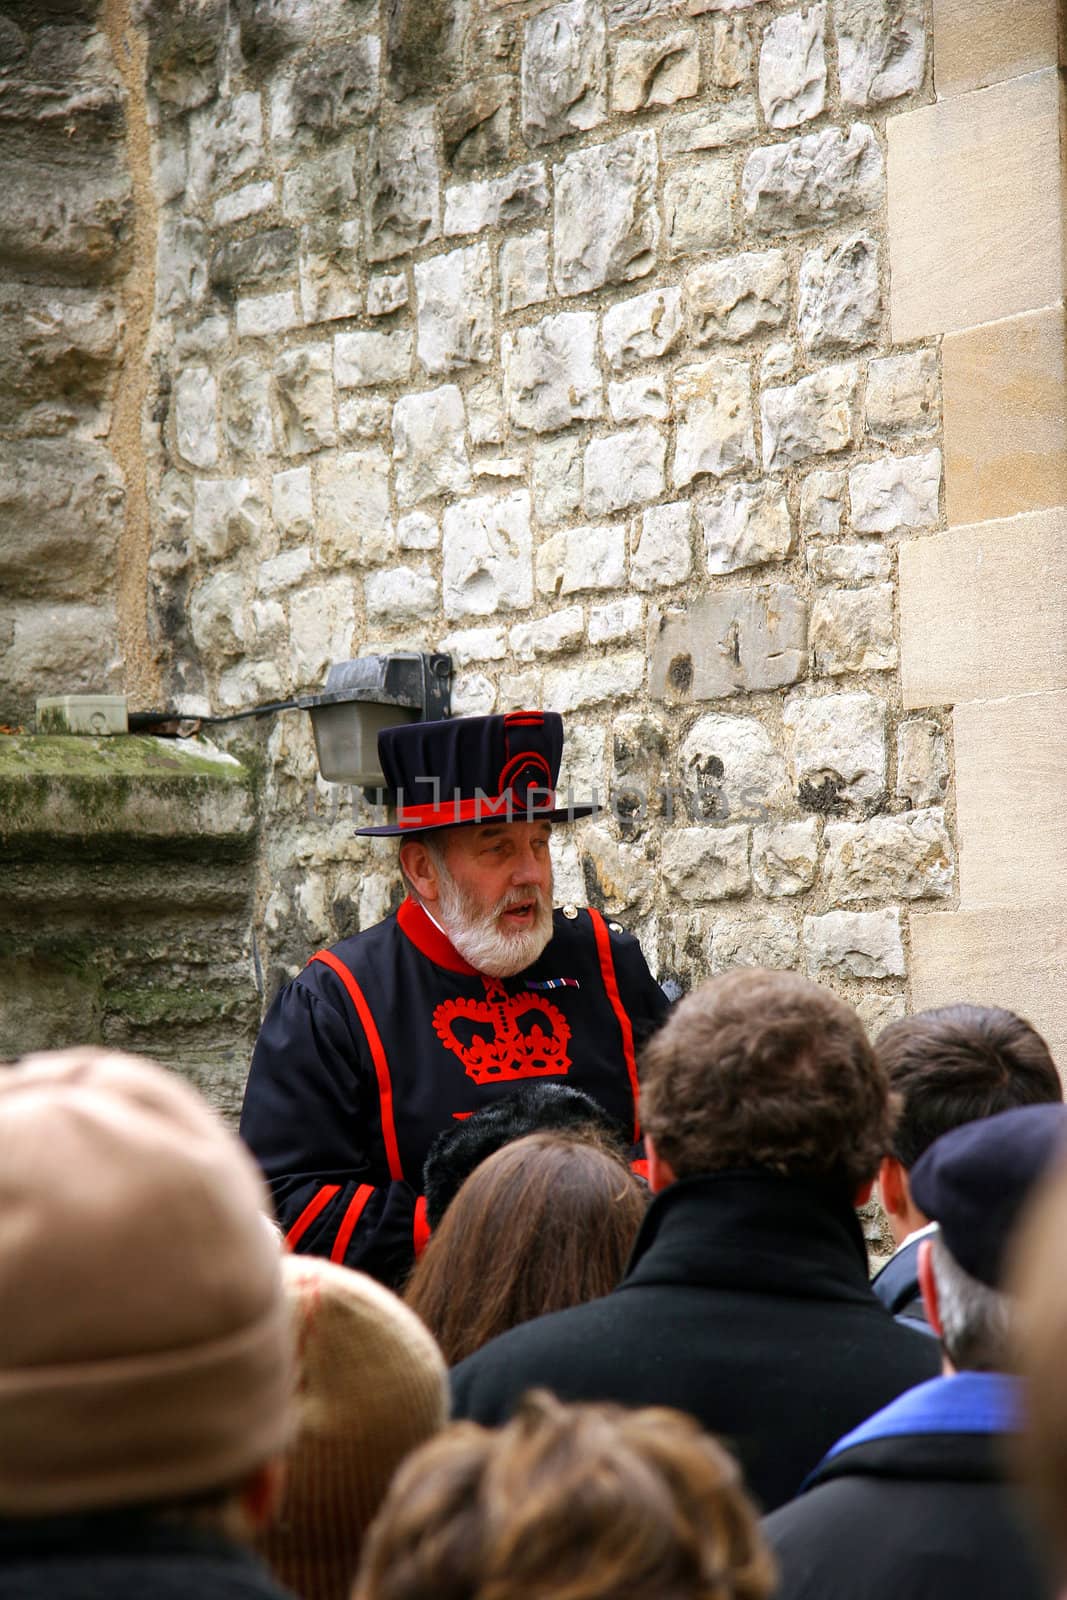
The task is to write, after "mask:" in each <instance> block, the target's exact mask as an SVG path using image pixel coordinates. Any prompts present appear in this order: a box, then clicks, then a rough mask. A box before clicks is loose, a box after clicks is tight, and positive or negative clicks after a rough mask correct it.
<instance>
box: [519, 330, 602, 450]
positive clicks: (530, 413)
mask: <svg viewBox="0 0 1067 1600" xmlns="http://www.w3.org/2000/svg"><path fill="white" fill-rule="evenodd" d="M501 353H502V357H503V362H504V392H505V395H506V397H507V407H508V415H509V416H510V418H511V421H512V422H513V423H514V424H515V426H516V427H517V428H523V429H528V430H530V431H531V432H533V433H552V432H554V431H555V429H557V428H565V427H566V426H567V424H568V423H570V422H576V421H578V420H579V419H586V418H590V417H599V416H600V414H601V412H602V411H603V409H604V392H603V387H602V385H601V379H600V367H599V365H598V364H597V358H596V316H595V314H594V313H593V312H591V311H561V312H559V313H557V314H556V315H555V316H552V317H542V319H541V321H540V322H537V323H534V325H533V327H531V328H516V330H515V331H514V333H506V334H505V335H504V337H503V340H502V341H501Z"/></svg>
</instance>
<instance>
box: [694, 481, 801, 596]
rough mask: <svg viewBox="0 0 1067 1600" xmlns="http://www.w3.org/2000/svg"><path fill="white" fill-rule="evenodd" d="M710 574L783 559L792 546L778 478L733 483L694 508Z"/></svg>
mask: <svg viewBox="0 0 1067 1600" xmlns="http://www.w3.org/2000/svg"><path fill="white" fill-rule="evenodd" d="M697 520H698V522H699V524H700V528H701V531H702V533H703V535H704V560H705V564H706V566H707V569H708V571H709V572H712V573H717V574H718V573H724V572H737V571H738V570H739V569H740V568H741V567H756V566H759V565H761V564H762V563H763V562H766V561H784V560H785V558H786V556H787V555H788V554H789V552H790V550H791V549H792V548H793V526H792V522H791V520H790V516H789V506H788V504H787V502H786V497H785V487H784V485H783V484H781V483H779V482H778V481H777V479H774V478H765V479H764V480H763V481H762V482H761V483H731V484H728V485H727V486H726V488H724V489H722V490H721V491H720V492H718V493H713V494H710V495H708V496H707V498H706V499H704V500H702V501H701V502H700V503H699V504H698V506H697Z"/></svg>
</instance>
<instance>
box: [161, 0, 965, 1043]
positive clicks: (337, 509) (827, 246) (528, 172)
mask: <svg viewBox="0 0 1067 1600" xmlns="http://www.w3.org/2000/svg"><path fill="white" fill-rule="evenodd" d="M141 15H142V16H143V18H144V21H143V26H144V28H145V30H146V36H147V47H148V72H149V78H148V82H149V97H148V116H149V118H150V132H151V141H152V150H153V160H154V191H155V200H156V203H158V206H159V221H158V257H157V271H156V284H155V318H154V324H153V330H152V352H151V355H152V362H151V373H152V391H153V392H152V395H151V397H150V405H149V410H148V412H147V415H146V429H145V452H146V454H145V467H146V473H147V481H148V486H149V503H150V505H151V507H152V516H153V530H152V532H153V544H152V555H151V595H150V628H151V632H152V637H153V640H154V643H155V646H156V648H157V649H158V651H159V652H160V656H161V659H162V663H163V671H164V682H165V684H166V686H167V692H168V694H169V696H170V698H171V700H172V701H173V702H175V703H177V704H180V705H181V707H182V708H183V709H184V710H186V711H197V710H201V711H202V710H206V709H208V708H210V709H214V710H223V709H227V708H235V707H240V706H247V705H251V704H255V703H257V702H259V701H262V700H265V699H270V698H274V697H277V696H278V695H281V694H284V693H287V692H289V691H291V690H302V689H308V688H311V687H314V686H316V685H318V684H320V683H321V682H322V680H323V678H324V675H325V672H326V669H327V667H328V665H329V664H330V663H331V662H332V661H336V660H340V659H344V658H346V657H348V656H350V655H354V654H357V653H359V652H360V651H363V650H367V649H371V648H377V647H383V646H403V647H408V648H411V647H416V648H426V649H430V648H432V649H443V650H448V651H450V652H451V654H452V656H453V658H454V662H455V667H456V678H455V686H454V705H455V709H456V710H457V711H462V712H486V711H489V710H493V709H496V710H505V709H508V708H510V707H513V706H518V705H527V704H533V705H538V704H540V705H544V706H546V707H551V708H555V709H557V710H559V711H561V712H563V713H564V714H565V715H566V717H567V721H568V726H569V730H570V732H569V750H568V756H567V769H566V774H565V780H566V781H569V782H571V783H573V785H574V787H575V790H576V791H578V790H581V791H583V792H584V791H587V790H588V789H589V788H590V787H592V786H595V787H596V788H597V789H598V790H599V792H600V794H601V795H604V794H606V793H607V791H608V790H609V789H612V788H617V787H618V786H620V785H623V786H625V788H626V790H627V791H628V792H627V793H626V794H624V795H621V796H620V797H619V798H620V802H621V803H619V804H618V805H617V806H616V814H615V815H611V814H608V815H606V816H604V817H602V818H600V819H598V820H597V821H595V822H592V823H588V824H584V825H582V826H581V827H576V828H575V829H574V830H573V831H570V832H568V833H567V834H566V835H565V836H564V835H562V834H561V836H560V839H559V849H558V873H559V887H560V896H561V898H565V899H566V898H569V899H573V900H584V899H585V898H586V897H588V898H589V900H591V901H593V902H595V903H596V904H599V905H601V906H603V907H605V908H606V909H607V910H608V911H610V912H612V913H614V914H616V915H618V916H619V917H621V918H622V919H623V920H624V921H626V922H628V923H629V924H630V925H631V926H633V927H634V928H635V929H637V931H639V932H640V934H641V936H642V939H643V941H644V943H645V946H646V949H647V950H648V952H649V955H650V957H651V959H652V960H653V962H654V964H656V965H657V966H658V969H659V971H660V974H661V976H664V977H667V976H670V977H673V978H676V979H678V980H679V981H681V982H682V983H688V982H690V981H692V979H693V978H694V977H695V976H698V975H700V974H702V973H704V972H706V971H708V970H709V969H712V970H716V969H720V968H722V967H724V966H728V965H730V964H731V963H734V962H737V961H757V960H758V961H762V962H767V963H770V964H774V965H782V966H794V965H795V966H799V967H800V968H802V969H806V970H807V971H809V972H811V973H812V974H814V975H816V976H818V977H820V978H822V979H825V980H826V981H828V982H830V983H832V984H834V985H836V986H838V987H840V988H841V989H842V990H843V992H845V993H847V994H849V995H850V996H851V997H852V998H853V999H854V1000H856V1001H857V1002H860V1003H861V1005H862V1008H863V1011H864V1014H865V1015H866V1016H867V1017H868V1019H869V1020H870V1021H871V1022H872V1023H874V1024H877V1023H880V1022H881V1021H882V1020H883V1019H884V1018H886V1017H888V1016H892V1015H896V1014H898V1013H899V1012H900V1011H901V1010H902V1009H903V1007H904V1005H905V999H906V981H907V972H908V956H909V913H910V910H911V908H912V907H913V906H915V905H916V904H922V903H929V902H932V901H933V902H942V903H944V902H946V901H951V897H952V896H953V895H954V893H955V876H954V872H955V867H954V851H953V845H952V842H951V832H952V816H951V804H952V801H951V792H950V788H949V771H950V759H951V734H950V729H949V725H948V722H947V720H946V713H945V709H944V707H942V706H939V705H937V704H926V703H924V704H923V705H922V707H921V709H919V710H918V711H917V712H915V713H912V712H906V711H905V710H904V709H903V707H902V702H901V695H900V684H899V677H898V670H897V669H898V652H899V644H898V634H897V619H896V614H897V605H896V586H897V565H898V551H899V547H900V542H901V540H902V539H904V538H907V539H913V538H916V537H919V538H923V537H926V536H928V535H929V534H930V533H931V532H933V531H934V530H936V529H937V528H938V527H940V526H941V523H942V509H941V404H940V362H939V352H938V345H937V340H936V338H935V337H934V336H933V335H932V334H928V333H926V332H917V333H916V334H915V335H914V336H912V335H910V334H909V335H908V336H907V337H906V338H905V339H904V340H903V341H902V342H899V343H894V342H893V340H892V332H891V328H890V324H889V319H888V316H887V274H888V258H887V242H886V138H885V124H886V119H887V117H888V116H890V115H891V114H894V113H898V112H900V111H901V110H902V109H907V108H909V107H914V106H919V105H923V104H925V103H927V102H928V101H929V100H930V99H931V71H930V61H929V49H928V37H929V19H928V17H927V14H926V9H925V6H924V5H923V4H922V0H903V3H901V0H832V3H816V4H810V5H804V6H797V5H795V4H790V5H786V4H780V3H767V0H764V3H759V4H752V3H746V0H688V3H675V4H667V3H664V0H603V3H602V0H565V3H563V4H558V5H552V6H548V7H542V8H540V9H538V8H536V7H534V8H530V7H523V6H494V5H493V4H491V3H490V0H458V3H455V4H453V5H452V6H449V7H444V6H442V5H440V4H439V3H437V0H398V3H397V4H396V5H395V6H393V7H392V8H391V9H390V10H389V14H388V20H386V13H385V11H384V9H383V11H382V12H381V13H379V10H378V8H377V7H376V6H372V5H370V4H367V3H366V0H354V3H353V0H324V3H319V4H311V3H310V0H274V3H272V4H266V3H259V4H254V3H251V0H244V3H241V0H236V3H233V4H230V5H224V4H221V3H217V4H213V3H210V0H199V3H193V0H185V3H183V4H173V3H171V4H167V5H163V4H161V3H160V4H151V3H150V4H145V5H143V7H142V12H141ZM149 419H150V420H149ZM668 785H669V786H670V787H671V789H672V790H677V791H680V792H679V793H678V794H677V795H675V797H674V798H673V800H672V801H671V802H670V803H666V802H665V801H664V800H663V798H662V797H661V791H662V789H663V788H664V787H665V786H668ZM635 790H644V792H645V793H646V794H647V795H648V796H649V799H648V803H647V805H646V804H645V803H644V802H643V801H641V800H640V798H639V796H638V794H636V793H635ZM264 805H265V811H264V815H263V834H262V839H263V844H262V856H261V879H260V889H261V909H262V934H263V940H262V943H263V949H264V952H265V956H264V965H265V970H266V983H267V987H268V988H269V987H271V986H272V985H273V984H274V983H276V982H277V981H278V980H279V979H280V978H281V977H282V976H284V975H286V974H287V973H289V972H291V971H292V970H294V969H295V968H296V967H297V966H299V965H300V964H301V963H302V961H303V960H304V959H305V957H306V955H307V953H308V952H309V950H310V949H311V948H313V947H314V946H315V944H316V943H317V942H321V941H323V940H326V939H329V938H331V937H335V936H337V935H338V934H339V933H341V932H344V931H349V930H351V929H352V928H354V927H355V926H357V925H360V924H362V923H365V922H368V921H372V920H375V919H376V918H377V917H379V916H380V915H381V914H382V913H383V911H385V910H386V909H387V908H388V907H389V905H390V904H391V903H392V902H393V901H394V899H395V896H396V894H397V881H396V873H395V867H394V861H393V856H392V854H391V852H390V851H389V849H388V848H387V847H386V846H385V845H384V844H382V843H380V842H379V843H374V844H361V843H354V842H353V841H352V838H351V827H352V811H353V806H352V797H351V796H349V795H347V794H346V793H344V792H342V791H338V790H335V789H331V788H330V787H329V786H326V785H323V784H322V783H321V782H320V781H318V779H317V777H316V769H315V762H314V753H313V748H312V745H311V740H310V731H309V729H308V727H307V723H306V719H305V718H303V717H297V716H292V715H290V716H287V717H283V718H280V719H279V720H278V721H277V723H276V724H275V726H274V729H273V732H272V733H271V734H270V736H269V739H267V741H266V780H265V789H264ZM665 812H667V813H668V814H665Z"/></svg>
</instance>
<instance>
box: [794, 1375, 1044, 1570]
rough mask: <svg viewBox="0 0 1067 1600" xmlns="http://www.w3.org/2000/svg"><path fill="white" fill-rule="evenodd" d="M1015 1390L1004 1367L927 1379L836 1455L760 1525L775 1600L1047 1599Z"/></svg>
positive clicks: (846, 1441) (848, 1440) (853, 1436)
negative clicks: (1012, 1455) (1025, 1494)
mask: <svg viewBox="0 0 1067 1600" xmlns="http://www.w3.org/2000/svg"><path fill="white" fill-rule="evenodd" d="M1018 1412H1019V1404H1018V1394H1017V1390H1016V1388H1015V1384H1014V1382H1013V1380H1012V1379H1010V1378H1005V1377H1002V1376H1001V1375H1000V1374H998V1373H987V1372H964V1373H960V1374H959V1375H958V1376H956V1377H951V1378H934V1379H933V1380H932V1381H931V1382H930V1383H924V1384H922V1385H920V1387H919V1388H917V1389H912V1390H911V1391H910V1392H909V1393H908V1394H904V1395H901V1397H900V1399H899V1400H897V1401H895V1402H894V1403H893V1404H892V1405H890V1406H887V1407H886V1408H885V1410H883V1411H880V1412H879V1413H878V1414H877V1415H876V1416H873V1417H871V1418H870V1419H869V1420H868V1421H867V1422H866V1423H865V1424H864V1425H863V1426H862V1427H860V1428H857V1429H855V1430H854V1432H853V1433H852V1434H851V1435H849V1436H848V1437H846V1438H844V1439H842V1440H841V1442H840V1443H839V1444H838V1445H837V1446H836V1447H835V1448H834V1449H833V1450H832V1451H831V1452H830V1454H829V1456H828V1457H827V1458H826V1460H825V1461H823V1462H822V1463H821V1464H820V1465H819V1467H818V1468H817V1470H816V1471H815V1472H814V1473H813V1474H812V1476H811V1478H810V1479H809V1480H808V1483H807V1485H806V1486H805V1490H804V1493H802V1494H801V1496H800V1498H799V1499H797V1500H794V1501H793V1502H792V1504H791V1505H787V1506H783V1507H782V1508H781V1509H780V1510H779V1511H776V1512H775V1513H774V1515H773V1516H771V1517H768V1518H767V1519H766V1521H765V1523H764V1531H765V1533H766V1534H767V1537H768V1539H769V1541H770V1543H771V1546H772V1548H773V1550H774V1552H775V1555H776V1557H777V1560H778V1564H779V1567H780V1569H781V1588H780V1590H779V1591H778V1600H903V1597H905V1596H906V1597H907V1600H957V1597H959V1600H1051V1597H1052V1596H1053V1595H1054V1594H1055V1592H1056V1591H1055V1587H1054V1586H1053V1585H1051V1584H1050V1583H1049V1581H1048V1578H1047V1576H1046V1574H1045V1573H1044V1572H1043V1571H1042V1568H1041V1562H1040V1557H1039V1555H1038V1550H1037V1543H1036V1540H1035V1539H1034V1537H1033V1534H1032V1531H1031V1529H1030V1526H1029V1523H1028V1517H1027V1511H1026V1509H1025V1507H1024V1506H1023V1505H1022V1503H1021V1501H1020V1500H1019V1499H1018V1498H1017V1495H1016V1491H1015V1490H1014V1489H1013V1488H1011V1487H1010V1486H1009V1485H1008V1483H1007V1482H1006V1478H1007V1460H1006V1455H1007V1452H1006V1446H1007V1442H1008V1436H1009V1435H1010V1434H1011V1433H1012V1432H1014V1431H1015V1429H1016V1427H1017V1426H1018Z"/></svg>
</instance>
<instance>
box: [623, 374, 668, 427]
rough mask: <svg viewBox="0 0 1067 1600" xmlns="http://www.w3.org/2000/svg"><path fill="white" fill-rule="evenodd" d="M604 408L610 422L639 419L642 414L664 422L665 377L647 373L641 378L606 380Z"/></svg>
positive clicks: (641, 419) (665, 418)
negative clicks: (621, 380) (606, 408)
mask: <svg viewBox="0 0 1067 1600" xmlns="http://www.w3.org/2000/svg"><path fill="white" fill-rule="evenodd" d="M608 409H609V410H610V412H611V420H612V421H613V422H641V421H643V420H644V418H645V417H651V418H652V420H653V421H654V422H666V420H667V418H668V416H669V415H670V402H669V401H668V399H667V379H666V377H665V376H664V375H662V374H660V373H651V372H650V373H647V374H646V375H645V376H644V377H642V378H626V379H625V380H624V381H623V382H622V383H609V384H608Z"/></svg>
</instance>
